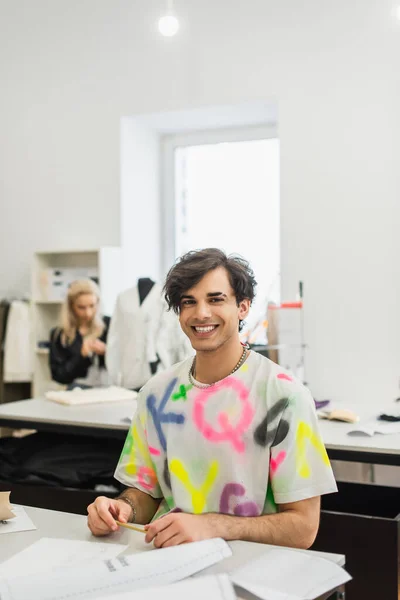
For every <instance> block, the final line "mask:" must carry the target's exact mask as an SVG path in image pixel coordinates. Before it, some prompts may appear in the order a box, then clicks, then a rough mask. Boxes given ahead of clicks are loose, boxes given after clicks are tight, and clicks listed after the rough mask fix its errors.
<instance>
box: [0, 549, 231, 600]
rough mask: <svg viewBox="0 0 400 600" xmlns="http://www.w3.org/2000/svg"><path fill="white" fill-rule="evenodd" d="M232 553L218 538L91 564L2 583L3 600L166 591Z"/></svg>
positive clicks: (82, 599) (51, 599) (84, 599)
mask: <svg viewBox="0 0 400 600" xmlns="http://www.w3.org/2000/svg"><path fill="white" fill-rule="evenodd" d="M231 554H232V551H231V549H230V548H229V546H228V544H227V543H226V542H224V541H223V540H222V539H219V538H215V539H212V540H204V541H202V542H194V543H192V544H184V545H182V546H174V547H172V548H164V549H161V550H154V552H143V553H142V554H133V555H131V556H120V557H117V558H114V559H110V560H104V561H91V562H90V564H82V565H81V566H80V567H75V568H68V569H62V570H61V569H60V570H57V571H56V572H50V571H46V572H44V573H39V574H36V575H30V576H28V577H18V578H7V579H1V580H0V598H1V600H26V599H27V598H29V600H65V598H67V597H68V599H69V600H73V599H74V598H75V599H77V598H79V600H88V599H89V598H90V599H95V598H96V599H97V598H102V597H104V596H107V595H110V594H112V593H114V594H116V593H122V592H128V591H130V592H132V590H133V589H134V590H137V589H140V588H145V587H151V586H156V585H166V584H169V583H173V582H175V581H179V580H180V579H184V578H186V577H189V576H190V575H193V574H194V573H197V572H198V571H201V570H203V569H205V568H206V567H209V566H211V565H213V564H215V563H217V562H219V561H220V560H222V559H223V558H226V557H228V556H231Z"/></svg>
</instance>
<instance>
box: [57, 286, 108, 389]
mask: <svg viewBox="0 0 400 600" xmlns="http://www.w3.org/2000/svg"><path fill="white" fill-rule="evenodd" d="M109 323H110V319H109V317H102V316H101V315H100V291H99V288H98V286H97V285H96V283H95V282H94V281H92V280H91V279H82V280H77V281H73V282H72V283H71V285H70V287H69V289H68V294H67V297H66V299H65V301H64V303H63V306H62V309H61V323H60V326H59V327H56V328H55V329H52V330H51V332H50V369H51V375H52V377H53V379H54V380H55V381H58V382H59V383H63V384H67V385H68V386H69V388H70V389H72V388H73V387H76V386H80V387H93V386H96V387H97V386H101V385H107V383H108V377H107V373H106V368H105V362H104V355H105V352H106V342H107V333H108V327H109Z"/></svg>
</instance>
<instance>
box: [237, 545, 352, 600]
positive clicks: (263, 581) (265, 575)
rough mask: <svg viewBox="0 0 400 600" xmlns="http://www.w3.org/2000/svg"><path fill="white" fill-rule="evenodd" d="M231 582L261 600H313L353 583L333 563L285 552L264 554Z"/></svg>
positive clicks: (281, 549) (340, 568) (310, 556)
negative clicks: (345, 584) (336, 588)
mask: <svg viewBox="0 0 400 600" xmlns="http://www.w3.org/2000/svg"><path fill="white" fill-rule="evenodd" d="M230 578H231V581H232V582H233V583H234V584H235V585H238V586H240V587H242V588H244V589H246V590H248V591H249V592H251V593H252V594H255V595H256V596H258V597H259V598H262V600H311V599H313V598H317V597H318V596H321V595H322V594H324V593H326V592H329V591H330V590H332V589H334V588H335V587H337V586H339V585H342V584H344V583H346V582H347V581H349V580H350V579H351V577H350V575H349V574H348V573H346V571H345V570H344V569H342V567H339V566H338V565H336V564H335V563H334V562H331V561H329V560H326V559H324V558H320V557H319V556H315V554H312V553H306V552H299V551H296V550H288V549H286V548H276V549H275V548H274V549H273V550H269V551H268V552H265V554H263V555H262V556H260V558H258V559H256V560H253V561H252V562H250V563H248V564H247V565H245V566H243V567H240V568H239V569H236V570H234V571H232V572H231V573H230Z"/></svg>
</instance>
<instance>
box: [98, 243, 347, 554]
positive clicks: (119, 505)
mask: <svg viewBox="0 0 400 600" xmlns="http://www.w3.org/2000/svg"><path fill="white" fill-rule="evenodd" d="M255 285H256V282H255V279H254V274H253V272H252V270H251V268H250V266H249V264H248V263H247V262H246V261H245V260H244V259H242V258H240V257H237V256H229V257H228V256H226V255H225V254H224V253H223V252H222V251H221V250H218V249H216V248H208V249H206V250H200V251H194V252H189V253H188V254H186V255H184V256H183V257H181V258H180V259H179V261H178V262H177V263H176V264H175V265H174V266H173V267H172V269H171V270H170V272H169V273H168V275H167V278H166V282H165V286H164V289H165V297H166V300H167V302H168V304H169V306H170V308H172V309H173V310H174V311H175V312H176V313H177V314H178V315H179V320H180V324H181V327H182V330H183V331H184V333H185V334H186V335H187V336H188V338H189V340H190V342H191V344H192V346H193V349H194V350H195V356H194V358H190V359H189V360H186V361H183V362H181V363H179V364H177V365H175V366H173V367H172V368H171V369H169V370H168V371H164V372H163V373H160V374H158V375H156V376H155V377H153V378H152V379H151V380H150V381H149V382H148V383H147V384H146V385H145V386H144V387H143V389H142V390H141V392H140V396H139V399H138V409H137V412H136V415H135V417H134V419H133V422H132V425H131V428H130V431H129V433H128V436H127V439H126V442H125V446H124V448H123V451H122V454H121V458H120V461H119V463H118V466H117V469H116V473H115V477H116V478H117V479H118V480H119V481H121V482H122V483H123V484H124V485H126V486H127V489H126V490H125V491H124V492H123V494H122V495H121V496H120V497H119V498H117V499H110V498H105V497H104V496H101V497H99V498H97V499H96V501H95V502H94V503H93V504H91V505H90V506H89V507H88V513H89V517H88V525H89V528H90V530H91V531H92V533H93V534H94V535H105V534H107V533H109V532H110V531H115V530H117V529H118V525H117V524H116V523H115V519H117V520H119V521H122V522H126V521H132V522H137V523H142V524H146V528H147V533H146V541H147V542H151V541H153V542H154V545H155V546H156V547H167V546H173V545H177V544H182V543H185V542H190V541H197V540H202V539H206V538H211V537H222V538H224V539H225V540H234V539H240V540H248V541H254V542H264V543H268V544H276V545H284V546H292V547H298V548H308V547H310V546H311V544H312V543H313V541H314V539H315V536H316V533H317V530H318V524H319V512H320V496H321V494H326V493H331V492H335V491H336V484H335V480H334V477H333V474H332V470H331V467H330V464H329V460H328V457H327V454H326V451H325V448H324V445H323V443H322V440H321V437H320V435H319V432H318V426H317V418H316V415H315V409H314V402H313V399H312V397H311V395H310V393H309V392H308V390H307V389H306V388H305V387H304V386H303V385H302V384H301V383H300V382H299V381H297V380H296V379H295V378H294V377H293V376H292V375H291V374H289V373H287V372H285V371H284V370H283V369H282V368H281V367H279V366H278V365H276V364H275V363H273V362H271V361H270V360H268V359H267V358H265V357H263V356H261V355H260V354H257V353H255V352H253V351H251V350H249V349H248V348H247V347H246V346H243V345H242V344H241V343H240V338H239V331H240V328H241V325H242V321H243V319H244V318H245V317H246V316H247V314H248V312H249V309H250V305H251V302H252V300H253V298H254V288H255ZM160 517H162V518H160Z"/></svg>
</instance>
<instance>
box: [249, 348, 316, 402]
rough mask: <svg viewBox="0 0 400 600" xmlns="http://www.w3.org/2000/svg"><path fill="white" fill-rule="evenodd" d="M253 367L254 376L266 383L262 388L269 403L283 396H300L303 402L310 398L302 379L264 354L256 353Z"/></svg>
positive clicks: (293, 397)
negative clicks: (254, 370)
mask: <svg viewBox="0 0 400 600" xmlns="http://www.w3.org/2000/svg"><path fill="white" fill-rule="evenodd" d="M255 354H256V353H255ZM254 367H255V369H256V373H255V378H256V379H257V380H259V381H265V383H266V384H268V385H265V387H264V388H263V389H265V393H266V395H267V403H268V404H269V405H271V404H274V403H275V402H278V401H280V400H282V399H283V398H292V399H295V398H300V399H304V401H305V402H308V401H311V400H312V396H311V393H310V391H309V389H308V388H307V387H306V386H305V385H304V384H303V383H302V381H300V379H298V378H297V377H296V376H295V375H294V374H293V373H292V372H291V371H289V370H288V369H284V368H283V367H282V366H281V365H278V364H276V363H275V362H273V361H272V360H269V359H268V358H266V357H265V356H262V355H260V354H256V360H254Z"/></svg>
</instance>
